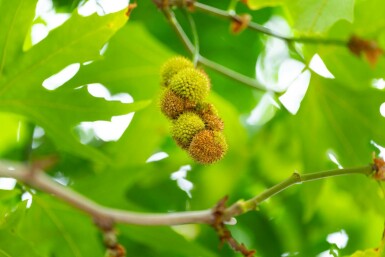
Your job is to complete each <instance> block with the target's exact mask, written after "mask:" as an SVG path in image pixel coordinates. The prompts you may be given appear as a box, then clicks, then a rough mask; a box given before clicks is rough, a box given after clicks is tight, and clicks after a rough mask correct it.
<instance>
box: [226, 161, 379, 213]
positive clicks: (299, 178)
mask: <svg viewBox="0 0 385 257" xmlns="http://www.w3.org/2000/svg"><path fill="white" fill-rule="evenodd" d="M373 171H374V170H373V165H367V166H364V167H357V168H346V169H337V170H328V171H321V172H314V173H308V174H303V175H301V174H299V173H297V172H295V173H293V174H292V175H291V176H290V177H289V178H288V179H286V180H284V181H282V182H281V183H279V184H277V185H274V186H272V187H271V188H269V189H267V190H265V191H264V192H262V193H261V194H259V195H257V196H255V197H253V198H251V199H249V200H247V201H238V202H236V203H235V204H233V205H232V206H230V207H229V208H227V210H226V213H225V214H224V216H225V220H230V219H231V218H232V217H235V216H238V215H241V214H243V213H245V212H248V211H251V210H255V208H256V207H257V206H258V205H259V204H260V203H262V202H263V201H265V200H267V199H269V198H270V197H272V196H274V195H276V194H278V193H279V192H281V191H283V190H285V189H287V188H289V187H291V186H292V185H295V184H300V183H303V182H308V181H313V180H318V179H324V178H328V177H335V176H341V175H347V174H363V175H366V176H369V175H371V174H372V173H373Z"/></svg>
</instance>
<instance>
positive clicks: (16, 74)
mask: <svg viewBox="0 0 385 257" xmlns="http://www.w3.org/2000/svg"><path fill="white" fill-rule="evenodd" d="M21 2H23V1H21ZM29 2H31V1H29ZM7 7H8V6H5V5H4V4H3V5H1V6H0V8H3V9H2V10H3V12H4V13H9V15H11V18H8V19H13V20H15V24H19V23H21V22H25V18H24V17H21V16H20V14H13V13H15V12H13V13H12V12H8V10H7V9H5V8H7ZM22 7H23V6H19V8H22ZM31 8H32V7H31ZM29 9H30V8H29ZM0 11H1V9H0ZM30 15H32V17H33V12H32V14H30ZM20 19H21V20H20ZM126 20H127V16H126V15H125V11H120V12H117V13H113V14H109V15H105V16H98V15H96V14H94V15H92V16H88V17H82V16H80V15H78V14H77V12H76V11H75V12H74V13H73V14H72V16H71V18H70V19H69V20H68V21H67V22H65V23H64V24H63V25H62V26H60V27H58V28H57V29H55V30H53V31H51V32H50V33H49V35H48V36H47V37H46V38H45V39H44V40H43V41H41V42H39V43H38V44H37V45H35V46H33V47H32V48H31V49H29V50H28V51H27V52H25V53H23V52H22V45H23V41H24V38H25V36H26V34H25V33H26V30H27V29H28V27H26V29H21V30H19V29H13V30H10V31H9V33H8V34H9V35H10V36H8V37H5V38H4V37H3V38H0V39H1V41H0V46H2V48H0V52H6V53H7V54H6V55H3V56H2V58H1V63H3V64H4V68H3V70H1V69H0V72H1V73H2V74H1V75H2V76H1V77H0V110H7V111H10V112H15V113H18V114H22V115H24V116H26V117H27V118H28V119H29V120H31V121H33V122H35V123H36V124H38V125H40V126H42V127H43V128H44V129H45V130H46V131H47V134H48V136H49V137H51V138H52V140H53V141H54V142H55V143H56V145H57V146H58V148H59V149H62V150H64V151H68V152H72V153H74V154H78V155H80V156H83V157H86V158H90V159H93V160H107V159H106V157H105V156H103V155H102V154H101V153H100V152H99V151H97V150H96V149H93V148H91V147H88V146H85V145H82V144H80V142H79V140H78V139H76V138H75V136H74V135H73V131H72V130H73V127H74V126H75V125H77V124H78V123H79V122H81V121H94V120H109V119H110V118H111V116H113V115H120V114H126V113H129V112H132V111H136V110H139V109H141V108H143V107H144V106H145V105H146V104H147V103H145V102H136V103H134V104H123V103H119V102H107V101H105V100H103V99H97V98H94V97H91V96H90V95H89V94H88V93H87V92H86V91H85V90H84V88H83V89H72V90H66V89H62V88H59V89H57V90H55V91H48V90H46V89H44V88H43V87H42V86H41V85H42V82H43V80H44V79H46V78H47V77H49V76H51V75H53V74H54V73H56V72H58V71H60V70H61V69H62V68H64V67H65V66H67V65H69V64H72V63H83V62H85V61H90V60H95V59H98V58H100V55H99V50H100V48H101V47H102V46H103V44H105V43H106V41H107V40H108V39H109V38H110V37H111V36H112V35H113V34H114V33H115V32H116V31H117V30H118V29H119V28H120V27H122V26H123V25H124V24H125V22H126ZM5 27H8V26H5ZM23 28H24V27H23ZM74 28H76V29H74ZM10 45H12V46H13V47H16V49H13V48H11V49H9V46H10ZM8 52H10V54H12V55H11V56H10V55H8ZM8 57H12V59H8Z"/></svg>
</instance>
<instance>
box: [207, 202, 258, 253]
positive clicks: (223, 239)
mask: <svg viewBox="0 0 385 257" xmlns="http://www.w3.org/2000/svg"><path fill="white" fill-rule="evenodd" d="M227 200H228V196H225V197H224V198H222V199H221V200H219V202H218V203H217V205H216V206H215V207H214V208H213V210H212V212H213V216H214V221H213V223H212V224H211V226H212V227H213V228H214V229H215V231H216V232H217V234H218V236H219V240H220V244H219V247H220V248H221V247H223V245H224V244H225V243H228V244H229V246H230V247H231V248H232V249H233V250H234V251H236V252H239V253H241V254H242V255H243V256H245V257H253V256H254V253H255V250H248V249H247V248H246V246H245V245H244V244H240V243H238V242H237V240H235V239H234V238H233V236H232V235H231V232H230V230H228V229H227V227H226V225H225V223H224V219H225V215H224V214H225V212H226V202H227Z"/></svg>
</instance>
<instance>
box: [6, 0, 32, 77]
mask: <svg viewBox="0 0 385 257" xmlns="http://www.w3.org/2000/svg"><path fill="white" fill-rule="evenodd" d="M36 2H37V1H36V0H30V1H23V0H15V1H1V2H0V11H1V13H2V16H1V20H0V27H1V28H3V29H2V32H1V34H0V78H2V77H3V76H4V75H6V74H7V69H8V66H9V65H11V63H12V62H13V61H14V60H15V59H16V58H17V57H18V56H20V54H22V48H23V44H24V39H25V38H26V35H27V32H28V31H29V28H30V26H31V24H32V20H33V16H34V15H35V5H36Z"/></svg>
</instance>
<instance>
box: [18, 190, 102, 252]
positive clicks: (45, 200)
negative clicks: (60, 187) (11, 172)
mask: <svg viewBox="0 0 385 257" xmlns="http://www.w3.org/2000/svg"><path fill="white" fill-rule="evenodd" d="M16 232H17V234H18V235H20V236H21V237H22V238H24V240H28V242H29V243H30V244H31V245H33V247H34V250H35V251H36V252H37V253H39V254H41V255H43V256H53V255H54V256H58V257H59V256H60V257H67V256H74V257H86V256H95V257H99V256H100V257H101V256H103V251H104V250H103V242H102V239H101V236H100V235H99V232H98V229H97V227H96V226H95V225H94V224H93V222H92V219H91V218H90V217H88V216H86V215H85V214H83V213H80V212H79V211H77V210H74V209H73V208H71V207H68V205H66V204H63V203H62V202H60V201H57V200H56V199H54V198H52V197H47V196H40V195H38V194H35V195H33V202H32V205H31V208H30V209H28V213H27V215H25V217H24V219H23V220H22V222H21V224H20V226H19V229H18V230H17V231H16ZM42 242H44V243H42ZM59 249H60V250H59Z"/></svg>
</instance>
